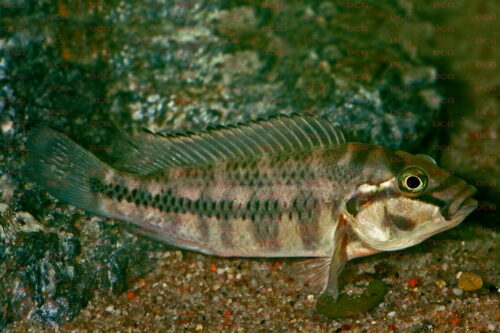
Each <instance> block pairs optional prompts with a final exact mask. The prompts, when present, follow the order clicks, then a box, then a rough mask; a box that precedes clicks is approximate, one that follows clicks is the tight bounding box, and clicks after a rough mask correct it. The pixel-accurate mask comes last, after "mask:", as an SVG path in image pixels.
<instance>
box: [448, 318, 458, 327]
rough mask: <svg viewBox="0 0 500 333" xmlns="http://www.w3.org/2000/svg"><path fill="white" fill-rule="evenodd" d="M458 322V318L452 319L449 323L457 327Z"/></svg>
mask: <svg viewBox="0 0 500 333" xmlns="http://www.w3.org/2000/svg"><path fill="white" fill-rule="evenodd" d="M458 322H459V320H458V318H457V317H453V318H452V319H451V321H450V323H452V324H453V325H457V324H458Z"/></svg>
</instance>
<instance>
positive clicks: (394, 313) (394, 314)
mask: <svg viewBox="0 0 500 333" xmlns="http://www.w3.org/2000/svg"><path fill="white" fill-rule="evenodd" d="M387 317H389V318H394V317H396V311H391V312H389V313H388V314H387Z"/></svg>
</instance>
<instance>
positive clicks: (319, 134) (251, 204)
mask: <svg viewBox="0 0 500 333" xmlns="http://www.w3.org/2000/svg"><path fill="white" fill-rule="evenodd" d="M117 147H118V148H117V150H116V151H117V152H116V153H115V156H116V161H115V162H116V163H115V164H114V165H113V167H112V166H109V165H107V164H105V163H103V162H102V161H100V160H98V159H97V158H96V157H95V156H94V155H92V154H91V153H90V152H88V151H86V150H84V149H83V148H82V147H80V146H78V145H77V144H76V143H74V142H73V141H71V140H70V139H69V138H67V137H65V136H64V135H62V134H60V133H57V132H55V131H53V130H50V129H48V128H38V129H36V130H34V132H33V133H32V135H31V136H30V138H29V140H28V152H29V155H28V160H27V171H28V175H29V176H30V177H31V179H33V180H34V181H35V182H37V183H39V184H40V185H42V186H43V187H45V188H46V189H48V190H49V192H51V193H52V194H53V195H55V196H56V197H58V198H60V199H62V200H64V201H66V202H68V203H71V204H74V205H75V206H77V207H80V208H82V209H85V210H88V211H91V212H93V213H95V214H98V215H102V216H106V217H110V218H114V219H119V220H123V221H127V222H129V223H131V224H133V225H135V226H137V227H138V228H137V232H139V233H142V234H145V235H147V236H149V237H153V238H156V239H158V240H161V241H163V242H165V243H168V244H170V245H173V246H177V247H180V248H184V249H189V250H194V251H199V252H202V253H206V254H210V255H218V256H225V257H228V256H237V257H302V258H310V260H311V263H313V264H312V266H316V268H315V269H311V274H310V275H312V280H313V281H315V282H316V283H317V284H318V286H319V287H320V289H321V290H324V291H325V292H326V293H327V294H330V295H332V296H334V297H336V295H337V293H338V287H337V277H338V274H339V273H340V271H341V269H342V267H343V266H344V264H345V263H346V262H347V261H348V260H349V259H352V258H356V257H360V256H365V255H370V254H373V253H377V252H380V251H391V250H398V249H402V248H406V247H408V246H412V245H414V244H417V243H419V242H421V241H423V240H424V239H426V238H428V237H430V236H432V235H433V234H435V233H437V232H440V231H443V230H446V229H448V228H451V227H453V226H455V225H457V224H458V223H460V222H461V221H462V220H463V219H464V218H465V217H466V216H467V215H468V214H469V213H470V212H472V211H473V210H474V209H475V207H476V205H477V202H476V201H475V200H473V199H471V196H472V195H473V194H474V193H475V189H474V188H473V187H472V186H470V185H467V184H466V183H465V182H464V181H463V180H460V179H458V178H456V177H454V176H452V175H451V174H450V173H449V172H447V171H445V170H443V169H440V168H438V167H437V166H436V164H435V162H434V161H433V160H432V159H431V158H430V157H428V156H425V155H410V154H407V153H405V152H401V151H394V150H391V149H388V148H385V147H381V146H374V145H368V144H363V143H356V142H346V141H345V138H344V136H343V134H342V133H341V131H340V130H339V129H338V128H336V127H334V126H333V125H332V124H331V123H330V122H328V121H327V120H326V119H323V118H313V117H305V116H292V117H278V118H274V119H270V120H267V121H258V122H253V123H250V124H246V125H238V126H232V127H221V128H218V129H211V130H207V131H204V132H200V133H197V134H191V135H184V136H182V135H181V136H171V137H162V136H159V135H154V134H147V135H142V136H138V137H135V138H129V139H128V140H125V141H123V142H122V143H120V144H118V145H117Z"/></svg>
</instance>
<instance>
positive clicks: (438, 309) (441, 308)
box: [436, 305, 446, 312]
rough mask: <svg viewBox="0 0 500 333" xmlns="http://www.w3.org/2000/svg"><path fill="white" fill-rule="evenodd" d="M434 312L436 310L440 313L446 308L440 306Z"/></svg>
mask: <svg viewBox="0 0 500 333" xmlns="http://www.w3.org/2000/svg"><path fill="white" fill-rule="evenodd" d="M436 310H437V311H441V312H442V311H444V310H446V307H445V306H444V305H440V306H438V307H437V308H436Z"/></svg>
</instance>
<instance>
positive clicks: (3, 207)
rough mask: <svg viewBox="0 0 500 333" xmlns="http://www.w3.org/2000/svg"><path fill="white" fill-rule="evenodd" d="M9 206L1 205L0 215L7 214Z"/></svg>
mask: <svg viewBox="0 0 500 333" xmlns="http://www.w3.org/2000/svg"><path fill="white" fill-rule="evenodd" d="M8 207H9V206H8V205H7V204H4V203H0V213H2V214H3V213H5V211H6V210H7V208H8Z"/></svg>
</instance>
